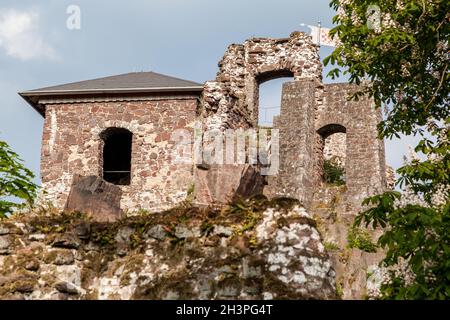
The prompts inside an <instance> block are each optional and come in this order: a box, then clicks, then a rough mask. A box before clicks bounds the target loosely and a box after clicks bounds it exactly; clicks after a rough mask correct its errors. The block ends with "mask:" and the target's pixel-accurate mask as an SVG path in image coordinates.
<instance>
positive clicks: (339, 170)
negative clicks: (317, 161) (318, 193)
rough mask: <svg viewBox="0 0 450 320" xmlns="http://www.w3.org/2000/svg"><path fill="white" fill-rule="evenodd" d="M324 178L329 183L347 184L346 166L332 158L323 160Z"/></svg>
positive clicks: (336, 184)
mask: <svg viewBox="0 0 450 320" xmlns="http://www.w3.org/2000/svg"><path fill="white" fill-rule="evenodd" d="M323 179H324V181H325V183H327V184H329V185H335V186H341V185H344V184H345V168H343V167H342V166H341V165H339V164H338V163H336V162H335V161H332V160H324V161H323Z"/></svg>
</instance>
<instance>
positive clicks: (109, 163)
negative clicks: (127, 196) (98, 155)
mask: <svg viewBox="0 0 450 320" xmlns="http://www.w3.org/2000/svg"><path fill="white" fill-rule="evenodd" d="M101 138H102V139H103V141H104V146H103V179H104V180H105V181H107V182H110V183H114V184H116V185H129V184H130V182H131V147H132V140H133V134H132V133H131V132H130V131H128V130H126V129H122V128H108V129H106V130H105V131H103V133H102V134H101Z"/></svg>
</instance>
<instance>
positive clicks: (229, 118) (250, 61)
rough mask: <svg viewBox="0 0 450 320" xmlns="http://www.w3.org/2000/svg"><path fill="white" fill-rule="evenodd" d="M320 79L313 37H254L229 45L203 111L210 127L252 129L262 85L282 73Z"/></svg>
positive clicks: (207, 85) (206, 93)
mask: <svg viewBox="0 0 450 320" xmlns="http://www.w3.org/2000/svg"><path fill="white" fill-rule="evenodd" d="M286 75H289V76H291V75H292V76H293V77H294V79H295V80H298V79H301V78H316V79H320V78H321V75H322V67H321V64H320V58H319V53H318V47H317V46H316V45H315V44H314V43H313V42H312V40H311V37H309V36H308V35H306V34H305V33H302V32H293V33H292V34H291V35H290V37H289V38H282V39H271V38H252V39H249V40H247V41H245V42H244V43H243V44H232V45H230V46H229V47H228V49H227V51H226V52H225V55H224V57H223V59H222V60H221V61H220V62H219V72H218V73H217V77H216V80H214V81H207V82H206V83H205V86H204V91H203V100H202V101H203V102H202V106H203V112H204V117H205V118H206V121H205V126H206V128H208V129H211V128H215V129H227V128H248V127H256V126H257V124H258V96H259V84H260V83H262V82H264V81H268V80H271V79H274V78H279V77H282V76H286Z"/></svg>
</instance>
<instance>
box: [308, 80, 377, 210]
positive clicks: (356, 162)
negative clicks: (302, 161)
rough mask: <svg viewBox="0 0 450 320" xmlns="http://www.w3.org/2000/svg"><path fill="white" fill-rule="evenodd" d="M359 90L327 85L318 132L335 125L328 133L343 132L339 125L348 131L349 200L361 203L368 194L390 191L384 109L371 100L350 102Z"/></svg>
mask: <svg viewBox="0 0 450 320" xmlns="http://www.w3.org/2000/svg"><path fill="white" fill-rule="evenodd" d="M356 90H358V87H356V86H353V85H349V84H346V83H337V84H327V85H325V86H324V91H323V104H322V106H321V107H320V108H319V110H318V112H317V119H316V130H317V131H318V132H319V131H320V130H321V129H322V128H325V127H326V126H329V125H333V126H331V127H329V128H330V129H329V130H328V131H327V133H326V134H327V135H329V134H332V133H335V132H339V130H340V127H339V126H342V127H344V128H345V133H346V166H345V169H346V170H345V171H346V186H347V189H348V193H349V201H352V202H354V203H355V204H359V203H360V202H361V201H362V199H364V198H365V197H367V196H368V195H372V194H375V193H377V192H380V191H382V190H384V189H385V188H386V165H385V155H384V142H383V141H382V140H379V139H378V137H377V135H378V131H377V124H378V123H379V122H380V121H381V110H380V109H376V108H375V104H374V102H373V100H372V99H369V98H367V97H361V98H360V99H359V101H354V100H351V101H349V100H348V97H349V96H350V95H351V94H352V93H354V92H355V91H356ZM335 125H338V126H335ZM322 155H323V152H322V153H320V152H319V153H318V157H319V158H320V157H321V156H322ZM318 162H319V163H320V160H319V161H318Z"/></svg>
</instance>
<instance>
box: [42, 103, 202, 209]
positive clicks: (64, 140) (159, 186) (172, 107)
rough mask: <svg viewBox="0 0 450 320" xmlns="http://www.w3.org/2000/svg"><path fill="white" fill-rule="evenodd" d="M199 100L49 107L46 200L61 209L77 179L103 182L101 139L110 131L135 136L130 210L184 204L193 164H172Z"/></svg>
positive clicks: (126, 204)
mask: <svg viewBox="0 0 450 320" xmlns="http://www.w3.org/2000/svg"><path fill="white" fill-rule="evenodd" d="M197 107H198V104H197V100H196V98H195V97H185V98H178V99H177V98H173V99H167V100H147V101H126V100H125V101H98V102H95V101H94V102H75V103H60V104H48V105H47V106H46V117H45V124H44V133H43V142H42V160H41V163H42V164H41V176H42V186H43V189H44V191H45V193H44V194H43V200H45V201H50V202H51V203H53V205H55V206H56V207H57V208H63V207H64V205H65V202H66V199H67V196H68V194H69V189H70V186H71V184H72V178H73V175H74V174H79V175H81V176H89V175H98V176H102V174H103V172H102V171H103V170H102V161H103V160H102V159H103V158H102V151H103V145H104V141H103V140H102V139H101V137H100V135H101V133H102V132H103V131H104V130H105V129H107V128H110V127H118V128H125V129H127V130H129V131H131V132H132V134H133V140H132V159H131V184H130V185H128V186H121V189H122V192H123V196H122V200H121V207H122V208H123V209H126V210H137V209H140V208H143V209H158V208H167V207H168V206H171V205H174V204H176V203H178V202H180V201H182V200H184V199H185V198H186V194H187V191H188V189H189V188H190V186H191V185H192V184H193V183H194V176H193V163H192V164H177V163H175V162H174V161H173V160H174V159H173V150H174V149H175V148H174V144H175V141H171V133H172V132H173V131H174V130H175V129H186V130H189V131H191V132H192V127H193V125H194V122H195V119H196V112H197Z"/></svg>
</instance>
